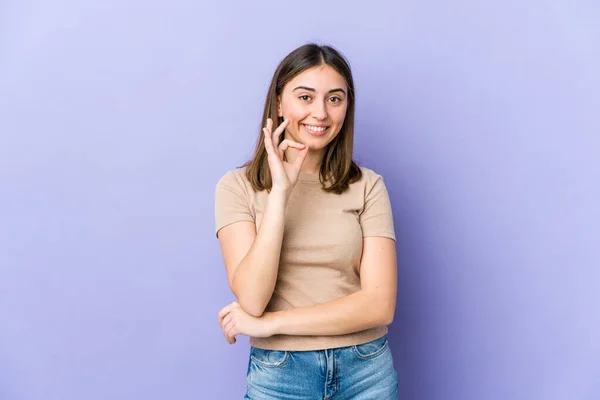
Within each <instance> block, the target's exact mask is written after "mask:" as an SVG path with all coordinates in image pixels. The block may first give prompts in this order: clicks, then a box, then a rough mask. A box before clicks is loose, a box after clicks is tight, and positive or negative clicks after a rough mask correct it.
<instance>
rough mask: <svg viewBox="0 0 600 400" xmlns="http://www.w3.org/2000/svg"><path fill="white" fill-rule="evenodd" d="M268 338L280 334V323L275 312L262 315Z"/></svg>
mask: <svg viewBox="0 0 600 400" xmlns="http://www.w3.org/2000/svg"><path fill="white" fill-rule="evenodd" d="M263 317H264V320H265V323H266V325H267V330H268V332H269V336H273V335H280V334H281V321H280V319H279V318H278V317H277V313H276V312H266V313H264V314H263Z"/></svg>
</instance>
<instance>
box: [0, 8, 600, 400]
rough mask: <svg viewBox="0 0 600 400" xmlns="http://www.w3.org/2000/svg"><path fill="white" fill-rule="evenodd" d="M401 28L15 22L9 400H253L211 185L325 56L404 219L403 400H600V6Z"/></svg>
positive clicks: (2, 228)
mask: <svg viewBox="0 0 600 400" xmlns="http://www.w3.org/2000/svg"><path fill="white" fill-rule="evenodd" d="M395 3H396V5H390V4H391V2H377V1H368V2H363V5H360V6H359V5H349V4H348V2H346V1H343V2H341V1H338V2H321V1H303V2H300V3H299V2H291V3H288V2H282V1H277V2H276V1H265V2H241V1H239V2H227V1H226V2H216V1H215V2H199V1H191V0H187V1H177V2H167V1H148V0H145V1H141V0H136V1H128V2H124V1H117V0H107V1H97V2H91V1H87V2H84V1H65V0H62V1H60V0H56V1H53V2H43V1H39V0H38V1H21V0H3V1H2V2H0V134H1V136H0V210H1V211H0V212H1V215H0V246H1V247H0V250H1V251H0V399H2V400H24V399H26V400H38V399H39V400H42V399H43V400H81V399H85V400H106V399H110V400H121V399H123V400H125V399H127V400H130V399H145V400H158V399H160V400H164V399H178V400H185V399H190V400H191V399H241V398H242V396H243V393H244V389H245V377H246V376H245V374H246V367H247V356H248V341H247V338H241V339H240V340H239V341H238V344H236V345H234V346H229V345H227V343H226V342H225V340H224V338H223V337H222V335H221V331H220V329H219V327H218V324H217V311H218V310H219V309H220V308H221V307H222V306H224V305H226V304H228V303H229V302H230V301H232V299H233V297H232V295H231V293H230V292H229V290H228V288H227V284H226V276H225V271H224V267H223V264H222V261H221V255H220V250H219V247H218V242H217V240H216V239H215V237H214V231H213V193H214V185H215V183H216V182H217V180H218V179H219V178H220V177H221V176H222V175H223V174H224V173H225V172H226V171H227V170H228V169H232V168H234V167H236V166H238V165H240V164H241V163H242V162H243V161H245V160H246V159H247V158H248V157H249V156H250V154H251V151H252V147H253V144H254V141H255V139H256V135H257V133H258V128H259V126H258V125H259V118H260V113H261V111H262V107H263V101H264V96H265V93H266V90H267V86H268V83H269V80H270V78H271V76H272V73H273V71H274V69H275V67H276V65H277V63H278V62H279V60H280V59H281V58H283V57H284V56H285V55H286V54H287V53H288V52H289V51H291V50H292V49H294V48H296V47H297V46H299V45H301V44H303V43H305V42H306V41H309V40H317V41H319V42H321V43H327V44H333V45H335V46H337V47H339V48H340V49H341V50H342V51H343V52H344V53H345V54H346V55H347V56H348V58H349V59H350V61H351V64H352V67H353V71H354V74H355V80H356V84H357V92H358V100H357V120H356V128H357V129H356V156H357V158H358V160H359V161H360V162H361V163H362V164H363V165H365V166H368V167H370V168H372V169H375V170H376V171H377V172H379V173H381V174H382V175H384V177H385V178H386V183H387V184H388V187H389V191H390V196H391V198H392V202H393V208H394V214H395V223H396V230H397V235H398V258H399V295H398V307H397V313H396V319H395V321H394V324H393V325H392V327H391V332H390V336H391V343H392V344H391V345H392V350H393V352H394V356H395V358H396V366H397V369H398V373H399V378H400V392H401V398H402V399H411V400H448V399H460V400H463V399H469V400H470V399H473V400H482V399H485V400H506V399H511V400H517V399H518V400H531V399H544V400H549V399H561V400H575V399H577V400H592V399H594V400H595V399H598V398H600V312H599V311H598V306H599V302H600V246H599V243H598V242H599V237H600V207H599V204H600V177H599V175H600V156H599V154H600V139H599V136H600V117H599V114H600V111H599V110H600V98H599V97H600V96H599V93H600V73H599V71H600V24H599V23H598V21H600V5H599V3H597V2H593V1H567V0H559V1H553V2H549V1H541V0H534V1H527V2H522V1H516V0H509V1H504V2H491V1H490V2H482V1H479V0H459V1H457V2H445V1H400V2H395ZM486 3H487V4H486ZM500 3H501V4H500Z"/></svg>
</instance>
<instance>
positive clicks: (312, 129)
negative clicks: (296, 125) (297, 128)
mask: <svg viewBox="0 0 600 400" xmlns="http://www.w3.org/2000/svg"><path fill="white" fill-rule="evenodd" d="M302 126H303V127H304V129H305V130H306V131H307V132H308V133H310V134H311V135H314V136H323V135H324V134H325V133H327V132H328V131H329V128H330V127H329V126H315V125H308V124H302Z"/></svg>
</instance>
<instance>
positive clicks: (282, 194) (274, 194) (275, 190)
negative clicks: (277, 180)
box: [269, 186, 291, 204]
mask: <svg viewBox="0 0 600 400" xmlns="http://www.w3.org/2000/svg"><path fill="white" fill-rule="evenodd" d="M290 193H291V189H287V188H282V187H275V186H273V187H272V188H271V191H270V192H269V201H276V202H282V203H283V204H287V201H288V198H289V197H290Z"/></svg>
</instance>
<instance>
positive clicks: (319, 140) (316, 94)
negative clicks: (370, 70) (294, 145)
mask: <svg viewBox="0 0 600 400" xmlns="http://www.w3.org/2000/svg"><path fill="white" fill-rule="evenodd" d="M347 108H348V88H347V86H346V81H345V80H344V78H343V77H342V75H340V74H339V73H338V72H337V71H336V70H335V69H333V68H332V67H330V66H329V65H326V64H324V65H319V66H317V67H313V68H310V69H307V70H306V71H304V72H302V73H300V74H298V75H297V76H296V77H295V78H294V79H292V80H291V81H290V82H288V83H287V84H286V85H285V86H284V88H283V92H282V93H281V96H280V97H279V102H278V108H277V112H278V115H279V116H280V117H284V118H286V119H289V120H290V123H289V125H288V127H287V128H286V133H285V138H286V139H290V140H293V141H295V142H298V143H302V144H305V145H307V146H308V148H309V149H310V150H320V149H324V148H325V147H326V146H327V145H328V144H329V143H330V142H331V141H332V140H333V139H334V138H335V137H336V136H337V134H338V133H339V132H340V129H341V128H342V125H343V124H344V118H345V117H346V110H347Z"/></svg>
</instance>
